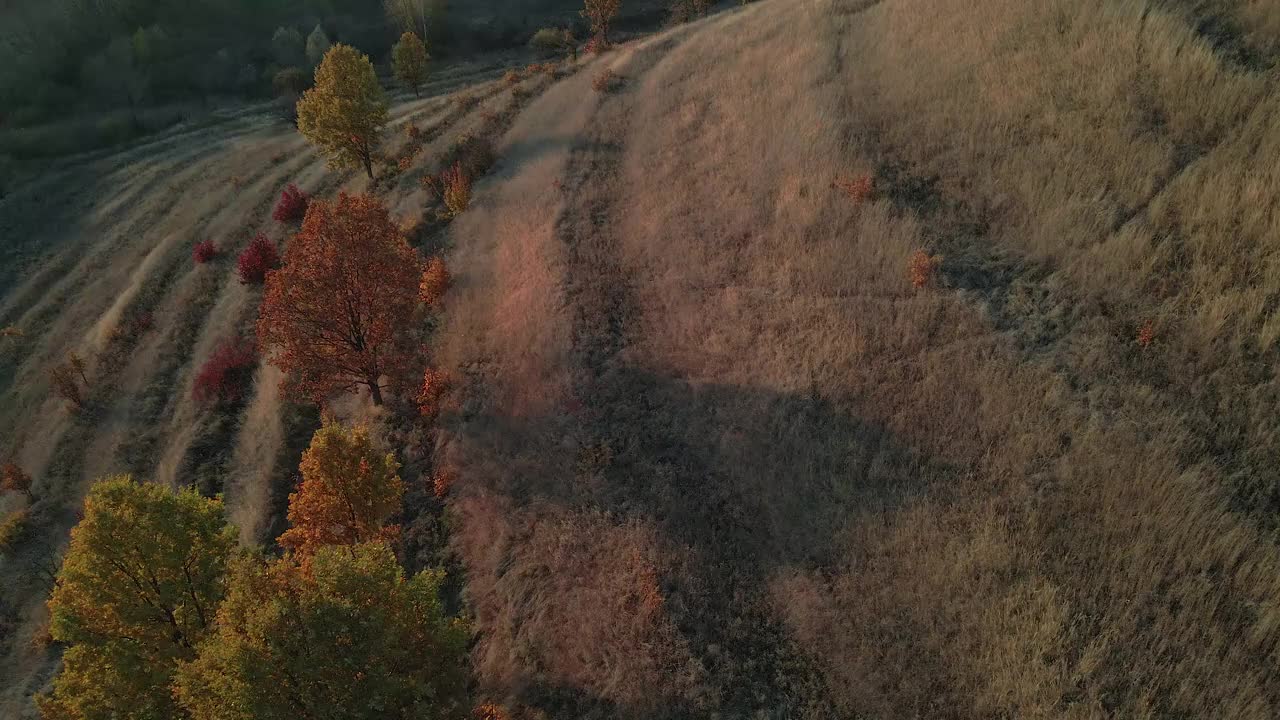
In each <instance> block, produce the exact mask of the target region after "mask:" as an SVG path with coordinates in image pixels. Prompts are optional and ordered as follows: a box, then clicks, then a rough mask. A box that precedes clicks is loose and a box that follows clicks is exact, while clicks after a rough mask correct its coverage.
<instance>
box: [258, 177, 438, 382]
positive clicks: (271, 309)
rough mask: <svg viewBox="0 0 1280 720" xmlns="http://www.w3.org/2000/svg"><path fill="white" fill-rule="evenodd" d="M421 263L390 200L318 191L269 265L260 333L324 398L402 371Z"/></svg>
mask: <svg viewBox="0 0 1280 720" xmlns="http://www.w3.org/2000/svg"><path fill="white" fill-rule="evenodd" d="M420 267H421V263H420V262H419V260H418V255H417V253H416V252H414V250H413V248H411V247H409V245H408V243H406V242H405V240H404V238H403V237H402V236H401V234H400V230H399V228H397V227H396V225H395V223H393V222H392V221H391V218H390V217H389V216H388V215H387V209H386V207H384V206H383V204H382V202H381V201H380V200H378V199H377V198H376V197H373V196H372V195H348V194H346V193H342V194H340V195H339V196H338V199H337V200H336V201H334V202H328V201H324V200H313V201H312V202H311V204H310V206H309V207H308V208H307V214H306V217H305V218H304V219H303V221H302V230H301V232H299V233H298V234H297V235H296V236H295V237H294V239H293V240H292V241H291V242H290V243H289V246H288V248H287V249H286V251H285V264H284V267H283V268H282V269H280V270H277V271H274V272H271V273H268V274H267V278H266V290H265V293H264V295H263V299H262V307H261V309H260V311H259V312H260V314H259V318H258V340H259V342H260V344H261V345H262V346H263V347H265V348H271V349H272V350H273V352H272V354H271V356H270V362H271V363H272V364H274V365H276V366H277V367H279V368H280V369H281V370H283V371H284V372H285V374H286V376H288V380H287V382H288V383H289V385H288V387H289V388H290V389H291V390H292V391H293V392H294V394H295V395H300V396H302V397H304V398H308V399H313V400H317V401H319V400H323V399H324V398H326V397H328V396H329V395H331V394H333V393H335V392H338V391H340V390H350V389H353V388H355V387H357V386H361V385H363V386H365V387H367V388H368V389H369V392H370V395H371V397H372V398H373V402H374V403H375V404H381V403H382V387H383V386H382V377H383V376H384V375H393V376H396V377H402V376H403V375H404V371H405V367H406V366H407V364H408V363H409V362H410V358H411V354H412V353H411V352H410V350H409V349H408V348H405V347H403V344H402V342H401V332H402V331H403V329H404V327H405V326H406V325H407V324H408V322H409V320H410V319H411V318H412V316H413V312H414V309H415V308H416V306H417V294H418V279H419V277H420V274H421V271H420Z"/></svg>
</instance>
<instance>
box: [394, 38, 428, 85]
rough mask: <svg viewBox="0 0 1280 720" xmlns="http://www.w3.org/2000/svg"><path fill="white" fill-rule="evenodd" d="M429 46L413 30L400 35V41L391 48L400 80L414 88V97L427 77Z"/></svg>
mask: <svg viewBox="0 0 1280 720" xmlns="http://www.w3.org/2000/svg"><path fill="white" fill-rule="evenodd" d="M430 59H431V57H430V56H429V55H427V46H426V45H424V44H423V43H422V39H421V38H419V37H418V36H417V35H415V34H414V33H411V32H407V33H405V34H403V35H401V36H400V41H399V42H397V43H396V45H395V47H393V48H391V65H392V68H393V69H394V70H395V73H396V77H397V78H400V82H402V83H404V84H405V85H408V86H409V87H410V88H412V89H413V94H414V97H417V96H418V90H419V89H420V88H421V87H422V83H423V82H424V81H425V80H426V79H427V61H428V60H430Z"/></svg>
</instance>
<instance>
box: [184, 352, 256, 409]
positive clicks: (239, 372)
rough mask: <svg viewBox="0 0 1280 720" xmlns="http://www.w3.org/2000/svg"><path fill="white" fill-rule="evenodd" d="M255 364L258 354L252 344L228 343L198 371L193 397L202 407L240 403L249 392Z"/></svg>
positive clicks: (214, 353)
mask: <svg viewBox="0 0 1280 720" xmlns="http://www.w3.org/2000/svg"><path fill="white" fill-rule="evenodd" d="M257 364H258V351H257V348H255V347H254V345H253V343H252V342H249V341H248V340H242V339H240V338H236V339H232V340H227V341H226V342H224V343H222V345H220V346H219V347H218V349H217V350H215V351H214V352H213V355H211V356H209V359H208V360H206V361H205V363H204V367H202V368H200V373H199V374H198V375H196V381H195V387H194V388H193V390H192V393H191V394H192V397H193V398H194V399H195V401H196V402H198V403H200V404H202V405H204V404H211V403H212V404H218V405H222V404H229V403H234V402H237V401H239V400H240V399H241V398H243V397H244V396H245V393H247V392H248V390H249V384H250V383H251V382H252V381H253V369H254V368H255V367H256V366H257Z"/></svg>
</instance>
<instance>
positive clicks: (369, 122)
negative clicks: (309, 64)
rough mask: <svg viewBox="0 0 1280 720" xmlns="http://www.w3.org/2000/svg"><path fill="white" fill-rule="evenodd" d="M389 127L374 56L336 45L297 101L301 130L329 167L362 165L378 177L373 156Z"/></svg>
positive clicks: (366, 171) (385, 104)
mask: <svg viewBox="0 0 1280 720" xmlns="http://www.w3.org/2000/svg"><path fill="white" fill-rule="evenodd" d="M308 45H310V43H308ZM386 123H387V100H386V96H385V95H384V94H383V92H382V86H381V85H379V84H378V76H377V74H376V73H375V72H374V71H373V63H371V62H369V57H368V56H367V55H363V54H361V53H360V52H359V51H357V50H356V49H355V48H353V47H351V46H349V45H342V44H338V45H334V46H333V47H332V48H330V49H329V52H328V53H326V54H325V56H324V60H323V61H322V62H321V63H320V67H319V68H316V79H315V85H313V86H312V87H311V89H309V90H307V91H306V92H305V93H304V94H303V95H302V99H301V100H299V101H298V130H300V131H301V132H302V134H303V135H305V136H306V138H307V139H308V140H310V141H311V142H312V143H314V144H315V145H316V147H318V148H319V149H320V152H321V153H322V154H324V156H325V157H326V158H327V159H328V161H329V164H330V166H332V167H360V166H363V167H364V170H365V173H367V174H368V175H369V177H370V178H373V152H374V150H375V149H376V148H377V146H378V141H379V135H380V134H381V132H382V127H383V126H384V125H386Z"/></svg>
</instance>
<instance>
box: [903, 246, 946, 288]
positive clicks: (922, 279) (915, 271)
mask: <svg viewBox="0 0 1280 720" xmlns="http://www.w3.org/2000/svg"><path fill="white" fill-rule="evenodd" d="M941 263H942V259H941V258H938V257H934V256H931V255H929V253H927V252H925V251H923V250H917V251H915V252H913V253H911V260H909V261H908V263H907V276H908V277H909V278H910V279H911V285H912V286H913V287H915V288H917V289H919V288H924V287H928V286H929V285H931V284H932V283H933V276H934V274H935V273H936V272H937V271H938V266H939V265H940V264H941Z"/></svg>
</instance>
